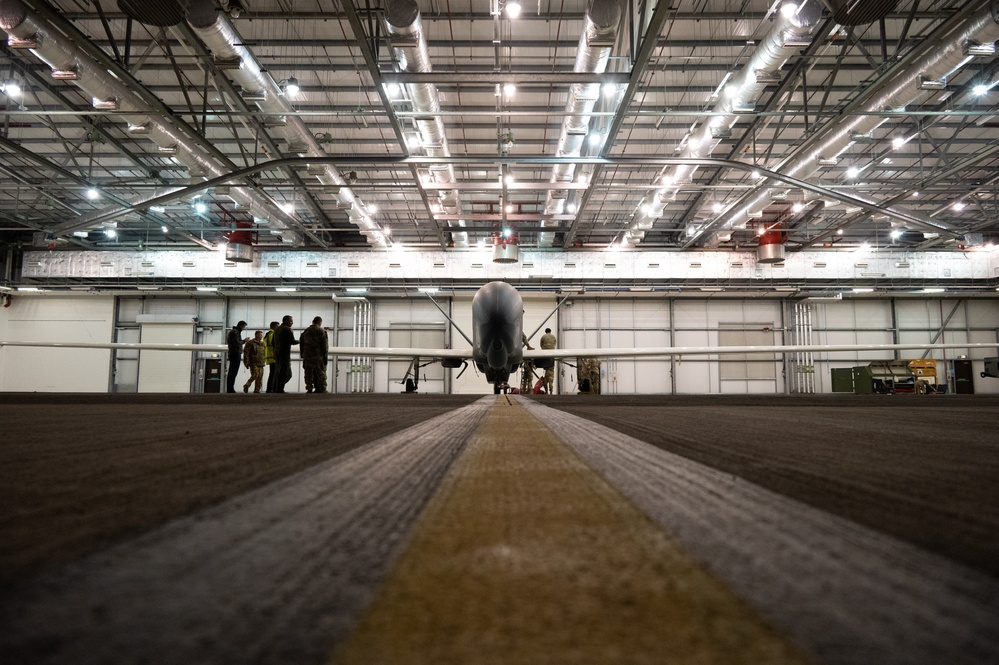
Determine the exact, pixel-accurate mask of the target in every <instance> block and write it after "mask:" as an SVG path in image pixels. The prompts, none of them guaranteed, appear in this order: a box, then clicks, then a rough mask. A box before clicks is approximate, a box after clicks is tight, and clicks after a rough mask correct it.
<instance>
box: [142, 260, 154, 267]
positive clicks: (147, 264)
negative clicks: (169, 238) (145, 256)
mask: <svg viewBox="0 0 999 665" xmlns="http://www.w3.org/2000/svg"><path fill="white" fill-rule="evenodd" d="M139 265H141V266H142V267H143V268H152V267H153V262H152V261H142V262H141V263H140V264H139Z"/></svg>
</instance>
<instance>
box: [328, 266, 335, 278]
mask: <svg viewBox="0 0 999 665" xmlns="http://www.w3.org/2000/svg"><path fill="white" fill-rule="evenodd" d="M329 276H330V277H336V268H330V273H329Z"/></svg>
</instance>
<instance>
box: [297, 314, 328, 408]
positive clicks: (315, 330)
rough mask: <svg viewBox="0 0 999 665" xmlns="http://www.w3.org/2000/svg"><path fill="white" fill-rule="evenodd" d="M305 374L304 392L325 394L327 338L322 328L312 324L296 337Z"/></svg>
mask: <svg viewBox="0 0 999 665" xmlns="http://www.w3.org/2000/svg"><path fill="white" fill-rule="evenodd" d="M298 341H299V344H300V346H299V350H300V352H301V354H302V370H303V372H304V374H305V392H307V393H311V392H317V393H324V392H326V362H327V355H328V354H329V350H330V341H329V337H327V335H326V331H325V330H323V328H322V326H319V325H316V324H312V325H311V326H309V327H308V328H306V329H305V330H303V331H302V334H301V335H299V337H298Z"/></svg>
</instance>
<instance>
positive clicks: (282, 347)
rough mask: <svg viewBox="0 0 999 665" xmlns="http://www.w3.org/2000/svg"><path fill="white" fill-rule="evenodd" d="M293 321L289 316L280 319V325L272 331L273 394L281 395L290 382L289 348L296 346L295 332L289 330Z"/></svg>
mask: <svg viewBox="0 0 999 665" xmlns="http://www.w3.org/2000/svg"><path fill="white" fill-rule="evenodd" d="M294 323H295V320H294V319H293V318H292V317H291V315H290V314H289V315H287V316H285V317H284V318H282V319H281V325H279V326H278V327H277V328H276V329H275V330H274V365H275V368H274V373H275V375H276V378H275V379H274V392H276V393H283V392H284V387H285V385H286V384H287V383H288V382H289V381H291V347H293V346H294V345H296V344H298V340H297V339H295V331H294V330H292V329H291V327H292V325H294Z"/></svg>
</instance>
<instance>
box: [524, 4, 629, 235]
mask: <svg viewBox="0 0 999 665" xmlns="http://www.w3.org/2000/svg"><path fill="white" fill-rule="evenodd" d="M622 13H623V2H622V0H593V2H592V4H591V5H590V7H589V9H588V10H587V12H586V16H585V17H584V19H583V34H582V35H580V37H579V45H578V46H577V47H576V65H575V67H574V68H573V71H575V72H577V73H587V72H589V73H596V74H599V73H602V72H604V71H605V70H606V69H607V61H608V60H609V59H610V54H611V51H612V50H613V44H614V42H616V41H617V33H618V25H619V24H620V23H621V14H622ZM599 97H600V84H599V83H574V84H572V86H571V87H570V88H569V101H568V102H567V103H566V105H565V117H564V118H563V119H562V131H561V134H559V137H558V144H557V147H556V149H555V156H556V157H579V155H580V154H581V153H582V149H583V141H584V140H585V139H586V135H587V134H588V133H589V130H590V114H591V113H593V107H594V106H595V105H596V103H597V99H599ZM575 170H576V165H575V164H556V165H555V166H553V167H552V177H551V180H550V182H551V183H553V184H559V185H563V184H566V183H570V182H572V179H573V175H574V173H575ZM565 203H566V199H565V197H562V196H556V195H555V192H553V191H551V190H550V191H549V192H548V197H547V198H546V199H545V214H546V215H561V214H562V213H563V212H564V210H565ZM541 225H542V226H545V225H546V223H545V221H544V220H542V222H541ZM554 237H555V234H554V233H552V232H551V231H542V232H540V233H539V234H538V247H551V246H552V241H553V240H554Z"/></svg>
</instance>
